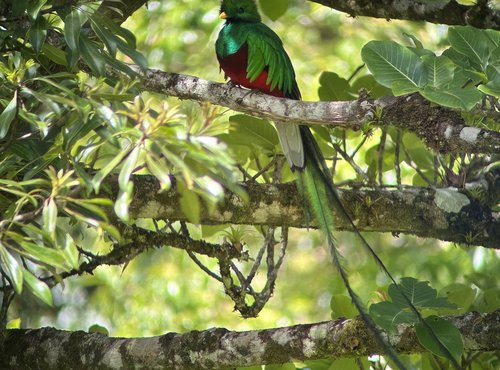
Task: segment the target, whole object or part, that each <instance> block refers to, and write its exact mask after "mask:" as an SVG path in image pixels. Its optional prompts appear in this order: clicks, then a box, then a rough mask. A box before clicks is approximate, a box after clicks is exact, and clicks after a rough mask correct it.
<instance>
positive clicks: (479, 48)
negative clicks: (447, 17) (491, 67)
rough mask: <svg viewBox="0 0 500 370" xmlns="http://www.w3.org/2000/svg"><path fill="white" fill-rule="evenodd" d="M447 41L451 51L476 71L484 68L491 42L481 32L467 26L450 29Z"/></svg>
mask: <svg viewBox="0 0 500 370" xmlns="http://www.w3.org/2000/svg"><path fill="white" fill-rule="evenodd" d="M448 40H449V41H450V44H451V47H452V48H453V49H455V50H456V51H457V52H458V53H460V54H462V55H464V56H465V57H466V58H467V59H468V60H469V61H470V63H471V66H472V67H474V68H475V69H478V70H484V69H485V68H486V65H487V61H488V57H489V55H490V48H489V44H490V43H491V41H490V40H489V39H488V37H487V36H486V34H485V33H484V32H483V31H481V30H478V29H476V28H473V27H469V26H467V27H451V28H450V29H449V31H448Z"/></svg>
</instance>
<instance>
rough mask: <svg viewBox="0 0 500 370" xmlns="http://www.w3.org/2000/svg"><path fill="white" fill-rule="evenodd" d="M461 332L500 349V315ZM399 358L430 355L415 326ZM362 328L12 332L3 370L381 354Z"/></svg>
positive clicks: (403, 334) (403, 338) (466, 323)
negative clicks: (126, 334) (135, 334)
mask: <svg viewBox="0 0 500 370" xmlns="http://www.w3.org/2000/svg"><path fill="white" fill-rule="evenodd" d="M446 319H447V320H449V321H451V322H453V323H454V324H455V326H456V327H457V328H458V329H459V330H460V332H461V333H462V336H463V339H464V344H465V349H466V350H473V351H495V350H500V341H499V340H498V333H499V332H500V311H496V312H493V313H490V314H479V313H477V312H469V313H467V314H465V315H461V316H449V317H446ZM389 340H390V342H391V343H392V345H393V346H394V348H395V349H396V350H397V351H398V352H399V353H419V352H424V351H425V350H424V349H423V348H422V346H421V345H420V344H419V343H418V340H417V338H416V335H415V331H414V329H413V327H411V326H407V325H400V326H399V328H398V331H397V333H395V334H393V335H391V336H390V337H389ZM379 350H380V349H379V347H378V345H377V343H376V342H375V341H374V339H373V338H372V336H371V335H370V333H369V331H368V329H367V328H366V326H365V325H364V323H363V322H362V321H361V320H359V319H355V320H350V319H339V320H335V321H326V322H321V323H315V324H304V325H295V326H290V327H284V328H278V329H267V330H254V331H247V332H231V331H229V330H227V329H222V328H212V329H209V330H205V331H192V332H189V333H185V334H177V333H168V334H165V335H162V336H159V337H151V338H111V337H107V336H105V335H103V334H97V333H86V332H83V331H78V332H68V331H62V330H57V329H54V328H42V329H31V330H26V329H18V330H7V332H6V341H5V343H4V348H0V368H2V369H11V370H16V369H22V370H24V369H31V370H36V369H52V370H56V369H61V370H71V369H78V370H85V369H186V370H188V369H189V370H193V369H231V368H235V367H240V366H251V365H257V364H259V365H260V364H272V363H286V362H290V361H293V360H312V359H323V358H337V357H354V356H366V355H370V354H373V353H377V351H379Z"/></svg>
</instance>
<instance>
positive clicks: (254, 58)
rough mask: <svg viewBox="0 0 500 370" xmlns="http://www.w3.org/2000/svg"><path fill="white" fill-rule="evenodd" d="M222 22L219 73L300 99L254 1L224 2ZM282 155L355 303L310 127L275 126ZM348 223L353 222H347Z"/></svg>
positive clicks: (333, 198) (333, 196) (334, 199)
mask: <svg viewBox="0 0 500 370" xmlns="http://www.w3.org/2000/svg"><path fill="white" fill-rule="evenodd" d="M220 18H222V19H225V20H226V23H225V25H224V27H223V28H222V29H221V31H220V33H219V37H218V38H217V41H216V43H215V51H216V54H217V59H218V60H219V63H220V67H221V69H222V70H223V71H224V73H225V75H226V78H229V79H230V80H231V81H232V82H233V83H235V84H237V85H241V86H244V87H246V88H249V89H254V90H259V91H261V92H263V93H265V94H269V95H273V96H278V97H284V98H289V99H295V100H299V99H300V91H299V87H298V85H297V81H296V80H295V71H294V69H293V66H292V62H291V61H290V58H289V57H288V54H287V53H286V51H285V49H284V48H283V43H282V42H281V39H280V38H279V36H278V35H277V34H276V33H275V32H274V31H273V30H271V29H270V28H269V27H268V26H266V25H265V24H264V23H262V22H261V18H260V15H259V12H258V10H257V5H256V4H255V1H254V0H223V1H222V4H221V8H220ZM275 126H276V129H277V131H278V136H279V139H280V142H281V146H282V148H283V152H284V154H285V156H286V158H287V160H288V162H289V164H290V166H291V168H292V170H294V172H295V173H296V174H297V184H298V188H299V191H301V192H302V193H303V195H304V196H305V198H306V199H307V200H308V205H309V208H310V211H311V212H312V214H313V215H314V216H315V217H316V219H317V221H318V223H319V225H320V227H321V229H322V230H323V231H324V232H325V234H326V238H327V241H328V244H329V246H330V247H331V252H332V256H333V259H334V263H335V265H336V266H337V268H338V270H339V272H340V274H341V276H342V279H343V280H344V281H345V283H346V287H347V289H348V291H349V293H350V294H351V296H352V298H353V300H355V302H358V300H357V298H356V296H355V294H354V292H353V291H352V289H351V288H350V285H349V283H348V280H347V276H346V275H345V273H344V269H343V268H342V266H341V264H340V260H339V254H338V252H337V249H336V248H335V242H334V238H333V234H332V233H333V213H332V207H333V208H335V209H339V208H340V210H341V212H342V213H343V214H345V215H347V214H346V213H345V210H344V208H343V207H342V204H341V203H340V200H339V198H338V196H337V193H336V191H335V188H334V186H333V181H332V178H331V175H330V173H329V171H328V168H327V165H326V163H325V159H324V157H323V155H322V153H321V151H320V149H319V147H318V144H317V143H316V140H315V139H314V137H313V135H312V133H311V131H310V130H309V127H307V126H305V125H299V124H293V123H292V124H290V123H284V122H275ZM347 217H348V216H347Z"/></svg>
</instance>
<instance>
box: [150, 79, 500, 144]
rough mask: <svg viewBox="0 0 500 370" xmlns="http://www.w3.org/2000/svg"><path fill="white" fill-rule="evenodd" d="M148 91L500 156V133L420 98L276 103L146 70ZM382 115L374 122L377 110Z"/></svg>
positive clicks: (269, 98) (278, 100)
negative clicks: (386, 129) (408, 135)
mask: <svg viewBox="0 0 500 370" xmlns="http://www.w3.org/2000/svg"><path fill="white" fill-rule="evenodd" d="M143 87H144V88H145V89H146V90H149V91H154V92H158V93H162V94H165V95H168V96H176V97H178V98H181V99H192V100H197V101H206V102H210V103H212V104H217V105H221V106H224V107H228V108H231V109H233V110H236V111H240V112H245V113H248V114H251V115H253V116H257V117H262V118H266V119H271V120H280V121H288V122H296V123H308V124H321V125H332V126H341V127H346V128H351V129H353V130H357V129H359V128H360V127H361V125H362V124H363V123H367V122H370V123H371V124H372V125H374V126H379V127H383V126H387V125H393V126H396V127H400V128H403V129H405V130H408V131H411V132H413V133H415V134H416V135H417V136H419V137H420V138H422V139H423V140H424V141H425V142H426V143H427V144H428V145H429V146H430V147H432V148H434V149H436V150H438V151H440V152H443V153H458V152H460V153H498V152H499V151H500V133H499V132H496V131H490V130H486V129H480V128H476V127H469V126H466V125H465V122H464V119H463V118H462V117H461V115H460V113H459V112H457V111H455V110H452V109H448V108H444V107H439V106H431V104H430V103H429V102H428V101H426V100H425V99H424V98H422V97H420V96H419V95H411V96H402V97H386V98H382V99H377V100H375V101H371V100H355V101H338V102H303V101H296V100H290V99H283V98H277V97H273V96H269V95H265V94H261V93H258V92H253V91H252V92H249V91H248V90H246V89H242V88H239V87H235V86H231V85H227V84H221V83H217V82H212V81H207V80H203V79H200V78H197V77H193V76H188V75H181V74H176V73H169V72H163V71H159V70H147V71H146V72H145V74H144V79H143ZM377 110H379V111H381V112H382V114H381V116H380V117H375V114H374V112H375V111H377Z"/></svg>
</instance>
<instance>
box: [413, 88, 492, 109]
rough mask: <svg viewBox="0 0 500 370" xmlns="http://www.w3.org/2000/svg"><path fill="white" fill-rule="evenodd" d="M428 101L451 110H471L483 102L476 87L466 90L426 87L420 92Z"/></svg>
mask: <svg viewBox="0 0 500 370" xmlns="http://www.w3.org/2000/svg"><path fill="white" fill-rule="evenodd" d="M420 93H421V94H422V95H423V96H424V97H425V98H426V99H429V100H430V101H432V102H434V103H436V104H439V105H443V106H445V107H450V108H459V109H463V110H465V111H469V110H471V109H472V108H473V107H474V106H475V105H476V104H477V103H479V101H480V100H481V97H482V94H481V93H480V92H479V91H478V90H477V89H476V88H475V87H468V88H465V89H461V88H454V89H435V88H433V87H430V86H429V87H426V88H425V89H423V90H422V91H421V92H420Z"/></svg>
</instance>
